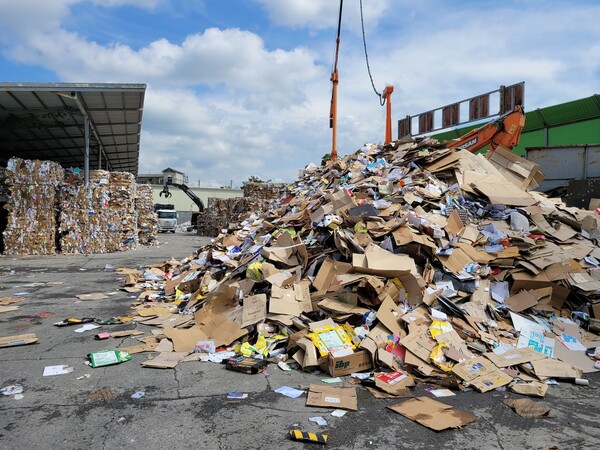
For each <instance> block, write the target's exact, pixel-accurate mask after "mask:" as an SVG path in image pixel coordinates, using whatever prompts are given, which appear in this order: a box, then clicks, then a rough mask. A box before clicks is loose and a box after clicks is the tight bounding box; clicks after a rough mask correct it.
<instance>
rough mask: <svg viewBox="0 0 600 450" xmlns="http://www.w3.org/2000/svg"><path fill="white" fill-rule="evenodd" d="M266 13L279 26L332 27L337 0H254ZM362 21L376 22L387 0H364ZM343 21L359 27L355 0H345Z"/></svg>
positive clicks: (355, 29)
mask: <svg viewBox="0 0 600 450" xmlns="http://www.w3.org/2000/svg"><path fill="white" fill-rule="evenodd" d="M256 1H258V3H260V4H261V5H262V6H263V8H265V10H266V11H267V13H268V14H269V17H270V18H271V20H272V21H273V22H274V23H276V24H278V25H281V26H288V27H295V28H305V27H306V28H313V29H316V30H321V29H327V28H335V27H337V23H338V16H339V11H340V3H339V2H338V1H335V0H256ZM363 3H364V5H363V16H364V21H365V23H367V24H374V23H376V22H377V21H378V20H379V19H380V18H381V17H382V16H383V15H384V14H385V12H386V11H387V10H388V8H389V5H390V0H365V1H364V2H363ZM342 18H343V25H344V26H345V27H348V28H350V29H351V30H354V31H360V29H361V28H360V8H359V4H358V1H354V0H353V1H346V3H345V4H344V6H343V11H342Z"/></svg>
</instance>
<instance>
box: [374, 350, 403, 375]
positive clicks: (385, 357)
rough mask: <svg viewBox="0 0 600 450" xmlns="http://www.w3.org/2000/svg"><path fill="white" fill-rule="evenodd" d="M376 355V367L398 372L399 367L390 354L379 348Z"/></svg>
mask: <svg viewBox="0 0 600 450" xmlns="http://www.w3.org/2000/svg"><path fill="white" fill-rule="evenodd" d="M375 353H376V361H377V366H378V367H387V368H388V369H390V370H400V369H401V367H400V365H399V364H398V363H397V362H396V360H395V359H394V355H392V354H391V353H390V352H388V351H386V350H384V349H382V348H379V349H377V351H376V352H375Z"/></svg>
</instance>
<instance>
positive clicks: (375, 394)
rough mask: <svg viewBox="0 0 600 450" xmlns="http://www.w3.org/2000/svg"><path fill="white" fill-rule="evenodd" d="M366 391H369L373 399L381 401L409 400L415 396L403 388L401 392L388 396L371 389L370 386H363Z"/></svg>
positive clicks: (388, 394)
mask: <svg viewBox="0 0 600 450" xmlns="http://www.w3.org/2000/svg"><path fill="white" fill-rule="evenodd" d="M365 387H366V389H367V391H369V392H370V393H371V394H372V395H373V397H375V398H377V399H383V398H399V397H400V398H402V397H405V398H411V397H414V396H415V395H414V394H413V393H412V392H411V391H410V389H408V388H405V389H403V390H402V391H401V392H398V393H397V394H390V393H388V392H384V391H381V390H379V389H377V388H374V387H371V386H365Z"/></svg>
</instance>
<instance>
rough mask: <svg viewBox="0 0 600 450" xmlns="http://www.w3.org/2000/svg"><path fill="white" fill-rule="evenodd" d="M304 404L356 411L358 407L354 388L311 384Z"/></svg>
mask: <svg viewBox="0 0 600 450" xmlns="http://www.w3.org/2000/svg"><path fill="white" fill-rule="evenodd" d="M306 406H321V407H324V408H336V409H347V410H350V411H356V410H357V409H358V401H357V398H356V388H354V387H331V386H322V385H319V384H311V385H310V387H309V389H308V398H307V399H306Z"/></svg>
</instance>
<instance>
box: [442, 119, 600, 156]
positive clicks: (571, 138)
mask: <svg viewBox="0 0 600 450" xmlns="http://www.w3.org/2000/svg"><path fill="white" fill-rule="evenodd" d="M525 120H526V121H527V119H525ZM525 123H527V122H525ZM473 128H476V127H473V126H470V127H465V128H461V129H460V130H458V131H459V132H460V135H463V134H465V133H466V132H468V131H469V130H472V129H473ZM433 137H434V138H436V139H438V140H439V141H443V140H450V139H454V138H456V137H457V134H456V132H454V131H447V132H445V133H440V134H436V135H434V136H433ZM599 143H600V118H595V119H591V120H586V121H583V122H578V123H573V124H568V125H557V126H554V127H551V128H548V142H545V141H544V130H534V131H529V132H523V133H521V139H520V141H519V145H518V146H517V147H515V148H514V149H513V151H514V152H515V153H517V154H518V155H521V156H525V148H526V147H548V146H560V145H581V144H599Z"/></svg>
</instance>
